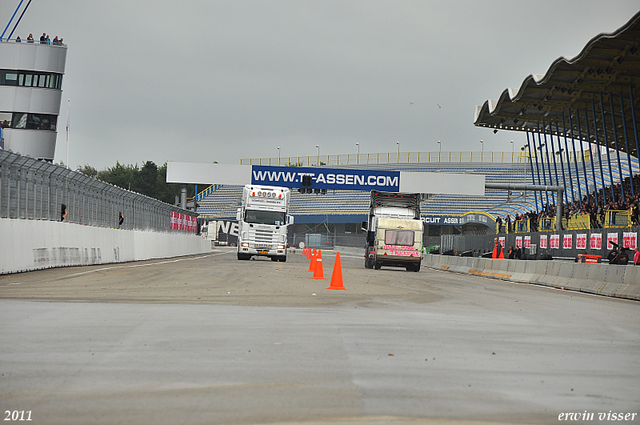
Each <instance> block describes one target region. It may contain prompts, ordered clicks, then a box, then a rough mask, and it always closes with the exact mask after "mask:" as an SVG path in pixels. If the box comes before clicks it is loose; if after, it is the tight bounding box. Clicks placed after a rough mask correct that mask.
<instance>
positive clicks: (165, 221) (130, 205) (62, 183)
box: [0, 150, 197, 233]
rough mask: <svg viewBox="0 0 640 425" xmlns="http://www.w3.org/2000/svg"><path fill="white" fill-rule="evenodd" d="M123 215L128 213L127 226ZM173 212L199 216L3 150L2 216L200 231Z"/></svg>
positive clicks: (0, 162) (0, 170) (0, 169)
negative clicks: (175, 220) (176, 220)
mask: <svg viewBox="0 0 640 425" xmlns="http://www.w3.org/2000/svg"><path fill="white" fill-rule="evenodd" d="M63 205H64V208H63ZM64 211H66V215H65V216H64V218H63V212H64ZM120 213H122V215H123V217H124V220H123V222H122V224H120ZM172 213H174V214H173V215H174V216H175V215H181V216H182V217H187V216H188V217H196V216H197V214H195V213H193V212H191V211H186V210H183V209H182V208H179V207H177V206H173V205H169V204H166V203H164V202H161V201H158V200H157V199H153V198H150V197H148V196H145V195H142V194H139V193H136V192H131V191H129V190H125V189H121V188H119V187H117V186H113V185H111V184H109V183H105V182H102V181H100V180H96V179H94V178H92V177H88V176H86V175H84V174H82V173H80V172H78V171H73V170H69V169H67V168H64V167H62V166H59V165H55V164H51V163H49V162H45V161H39V160H36V159H33V158H31V157H29V156H22V155H18V154H15V153H12V152H11V151H5V150H0V217H1V218H12V219H25V220H49V221H62V220H63V221H65V222H72V223H77V224H84V225H89V226H98V227H111V228H120V229H135V230H155V231H167V232H169V231H171V232H185V233H188V232H193V231H194V230H195V229H193V228H190V229H189V230H187V229H176V228H175V227H186V226H176V225H175V223H174V224H173V225H172V222H171V216H172Z"/></svg>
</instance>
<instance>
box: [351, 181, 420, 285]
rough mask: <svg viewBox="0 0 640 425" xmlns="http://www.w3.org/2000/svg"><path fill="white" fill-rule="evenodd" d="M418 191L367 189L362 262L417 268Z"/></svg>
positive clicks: (376, 266) (371, 265) (418, 232)
mask: <svg viewBox="0 0 640 425" xmlns="http://www.w3.org/2000/svg"><path fill="white" fill-rule="evenodd" d="M421 199H422V195H421V194H420V193H392V192H380V191H376V190H374V191H372V192H371V206H370V208H369V221H363V222H362V229H363V230H366V231H367V244H366V251H365V255H364V256H365V260H364V266H365V267H366V268H368V269H373V268H375V269H376V270H379V269H380V268H381V267H382V266H395V267H405V268H406V269H407V271H414V272H417V271H420V263H421V260H422V232H423V224H422V219H421V218H420V201H421Z"/></svg>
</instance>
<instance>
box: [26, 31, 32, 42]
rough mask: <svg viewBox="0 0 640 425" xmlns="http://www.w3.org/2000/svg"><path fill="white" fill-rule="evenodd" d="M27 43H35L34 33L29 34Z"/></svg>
mask: <svg viewBox="0 0 640 425" xmlns="http://www.w3.org/2000/svg"><path fill="white" fill-rule="evenodd" d="M27 43H33V34H31V33H30V34H29V37H27Z"/></svg>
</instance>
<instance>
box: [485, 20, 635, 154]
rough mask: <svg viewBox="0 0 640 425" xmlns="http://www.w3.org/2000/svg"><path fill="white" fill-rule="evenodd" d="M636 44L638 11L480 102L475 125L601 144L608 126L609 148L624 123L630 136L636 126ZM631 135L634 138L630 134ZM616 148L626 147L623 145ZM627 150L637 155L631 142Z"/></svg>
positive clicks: (619, 134)
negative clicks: (513, 86) (575, 53)
mask: <svg viewBox="0 0 640 425" xmlns="http://www.w3.org/2000/svg"><path fill="white" fill-rule="evenodd" d="M639 43H640V12H638V13H637V14H636V15H634V16H633V18H632V19H631V20H630V21H629V22H628V23H627V24H626V25H624V26H622V27H621V28H619V29H618V30H617V31H615V32H614V33H612V34H604V33H603V34H600V35H598V36H596V37H594V38H593V39H591V41H589V43H587V45H586V46H585V47H584V49H582V51H581V52H580V54H579V55H578V56H576V57H574V58H572V59H566V58H564V57H560V58H558V59H557V60H555V61H554V62H553V63H552V64H551V66H550V67H549V70H548V71H547V73H546V74H544V75H530V76H528V77H527V78H525V80H524V81H523V82H522V85H521V86H520V88H519V89H506V90H504V91H503V92H502V94H501V95H500V97H499V98H498V100H487V101H486V102H485V103H484V104H483V105H482V106H476V110H475V116H474V124H475V125H476V126H480V127H489V128H495V129H504V130H516V131H535V132H537V131H538V129H539V131H540V132H544V133H546V134H558V133H560V134H566V135H567V136H569V135H570V134H573V136H574V138H575V139H582V140H585V141H587V140H588V141H591V142H596V141H597V142H598V143H599V144H601V145H604V144H605V130H604V128H605V127H606V140H607V141H608V142H609V145H610V146H609V147H611V148H613V147H614V146H615V142H614V136H616V137H617V138H618V140H620V139H621V137H624V135H623V132H624V127H625V125H626V130H627V134H629V135H631V134H633V131H634V130H635V131H637V130H640V129H637V130H636V129H635V128H634V124H635V126H636V127H637V123H638V122H640V46H639V45H638V44H639ZM612 108H613V115H612V113H611V111H612ZM576 112H577V113H576ZM603 112H604V120H605V121H604V122H605V125H604V126H603V121H602V119H603V114H602V113H603ZM594 115H595V118H596V123H595V125H596V126H597V129H598V131H597V138H596V135H595V134H594V133H595V132H594V122H593V117H594ZM570 118H571V119H570ZM581 121H582V123H581ZM587 122H588V126H587ZM614 122H615V126H614V125H612V124H613V123H614ZM563 128H564V131H563ZM556 130H559V131H558V132H557V131H556ZM587 131H588V132H587ZM571 132H573V133H571ZM629 139H630V140H637V139H635V137H632V136H630V137H629ZM619 149H620V150H625V151H626V148H625V146H624V143H623V144H622V145H621V146H620V147H619ZM629 151H630V152H631V154H633V155H635V156H638V152H637V147H636V145H635V143H633V146H631V145H630V146H629Z"/></svg>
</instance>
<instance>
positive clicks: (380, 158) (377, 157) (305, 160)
mask: <svg viewBox="0 0 640 425" xmlns="http://www.w3.org/2000/svg"><path fill="white" fill-rule="evenodd" d="M528 161H529V158H528V157H527V156H525V155H523V154H522V152H477V151H476V152H474V151H465V152H440V151H438V152H384V153H362V154H360V153H346V154H338V155H309V156H290V157H277V158H244V159H241V160H240V164H248V165H270V166H275V165H278V166H289V167H291V166H298V167H316V166H322V165H366V164H414V163H430V162H431V163H439V162H446V163H469V162H474V163H482V162H487V163H493V162H506V163H524V162H528Z"/></svg>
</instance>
